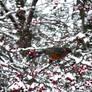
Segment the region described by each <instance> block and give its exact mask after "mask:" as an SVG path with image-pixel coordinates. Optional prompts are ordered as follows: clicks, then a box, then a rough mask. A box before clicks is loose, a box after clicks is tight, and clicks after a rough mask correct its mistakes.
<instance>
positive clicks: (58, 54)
mask: <svg viewBox="0 0 92 92" xmlns="http://www.w3.org/2000/svg"><path fill="white" fill-rule="evenodd" d="M43 53H44V54H46V55H48V56H49V57H50V58H51V59H52V60H60V59H64V58H65V57H66V56H67V55H68V54H69V53H71V49H70V48H65V47H50V48H46V49H43V50H42V51H40V52H39V53H38V55H41V54H43Z"/></svg>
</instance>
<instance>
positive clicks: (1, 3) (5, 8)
mask: <svg viewBox="0 0 92 92" xmlns="http://www.w3.org/2000/svg"><path fill="white" fill-rule="evenodd" d="M0 5H1V6H2V7H3V9H4V10H5V12H6V13H8V12H9V10H8V9H7V7H6V6H5V5H4V4H3V2H2V1H0ZM8 17H9V18H10V19H11V21H12V23H13V25H14V26H15V28H16V27H17V23H16V21H15V19H14V17H13V16H12V15H11V14H9V16H8Z"/></svg>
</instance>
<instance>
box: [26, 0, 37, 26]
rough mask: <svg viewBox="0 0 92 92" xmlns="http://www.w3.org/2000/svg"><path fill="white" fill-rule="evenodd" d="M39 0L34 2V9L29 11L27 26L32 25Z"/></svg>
mask: <svg viewBox="0 0 92 92" xmlns="http://www.w3.org/2000/svg"><path fill="white" fill-rule="evenodd" d="M37 1H38V0H33V2H32V7H33V8H31V9H30V11H29V16H28V18H27V24H28V25H30V22H31V21H32V18H33V14H34V11H35V8H34V7H35V6H36V3H37Z"/></svg>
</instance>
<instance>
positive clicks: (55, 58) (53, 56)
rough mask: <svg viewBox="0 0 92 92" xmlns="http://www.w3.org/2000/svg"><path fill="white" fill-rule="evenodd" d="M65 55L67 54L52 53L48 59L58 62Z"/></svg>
mask: <svg viewBox="0 0 92 92" xmlns="http://www.w3.org/2000/svg"><path fill="white" fill-rule="evenodd" d="M66 55H67V53H63V54H55V53H52V54H50V58H51V59H54V60H59V59H63V58H64V57H65V56H66Z"/></svg>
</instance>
